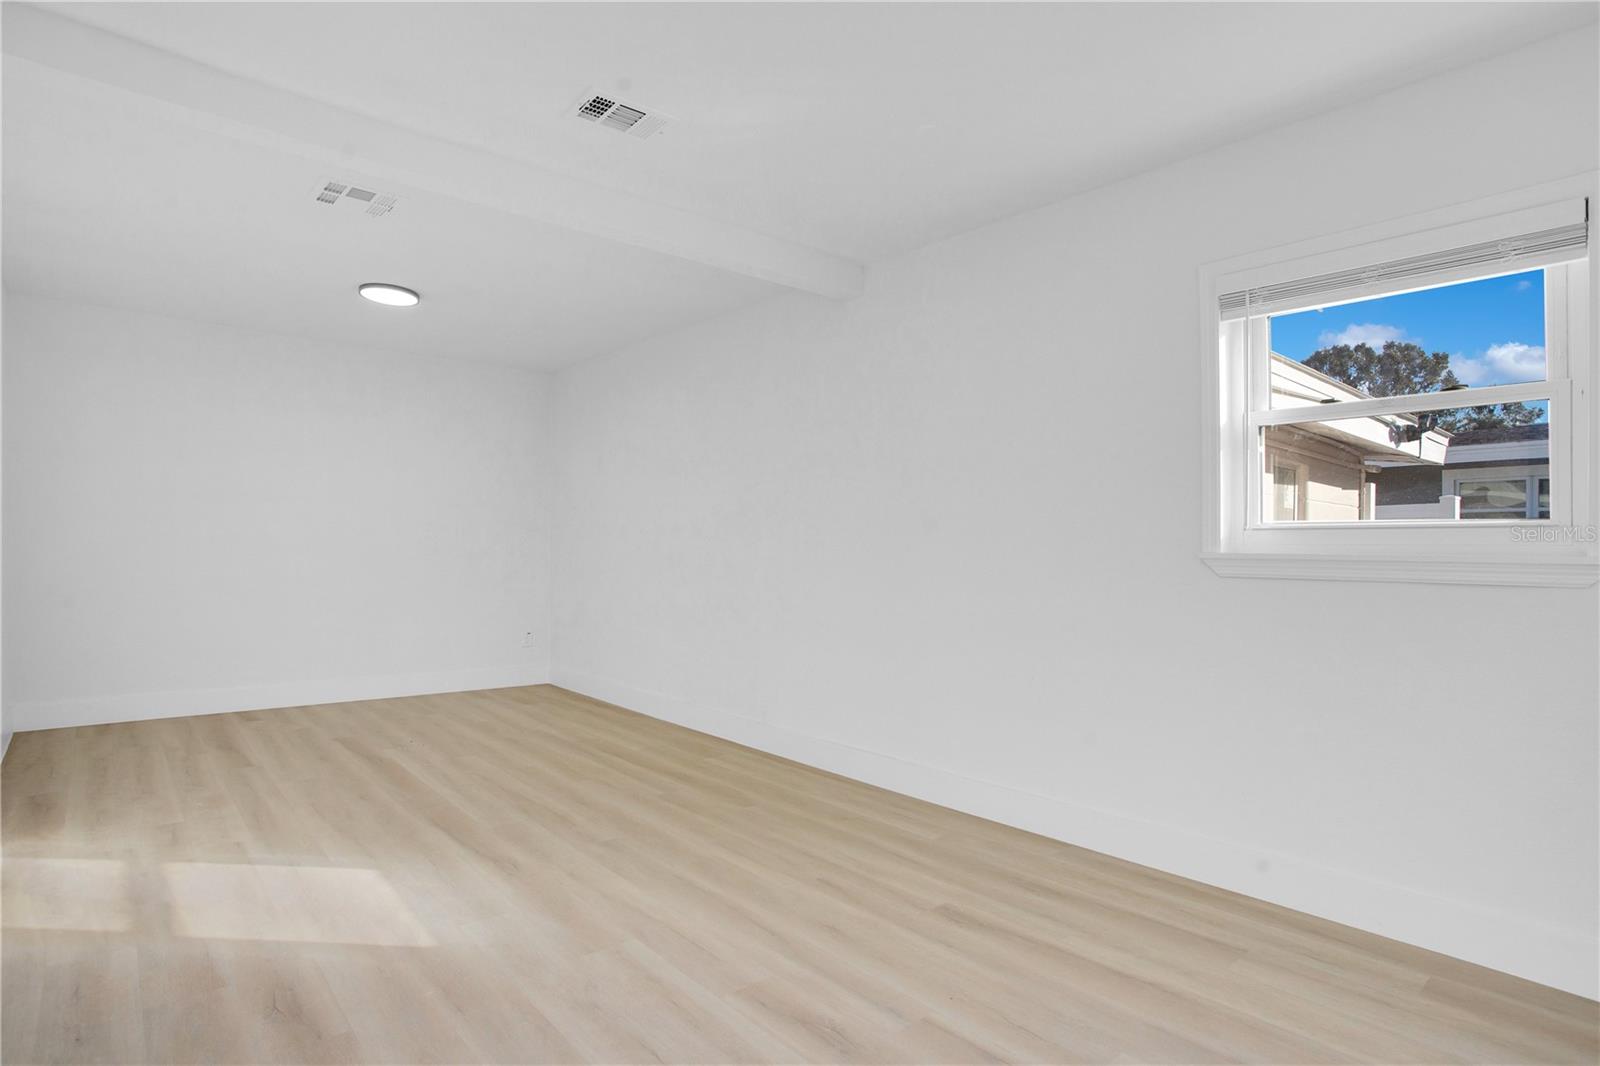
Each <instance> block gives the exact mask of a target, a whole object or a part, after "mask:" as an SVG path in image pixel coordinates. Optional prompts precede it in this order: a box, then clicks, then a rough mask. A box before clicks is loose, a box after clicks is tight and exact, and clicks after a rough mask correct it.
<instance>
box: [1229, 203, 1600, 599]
mask: <svg viewBox="0 0 1600 1066" xmlns="http://www.w3.org/2000/svg"><path fill="white" fill-rule="evenodd" d="M1597 186H1600V172H1591V173H1588V174H1585V175H1582V176H1580V177H1576V178H1572V179H1567V180H1565V181H1560V182H1552V183H1549V184H1546V185H1540V186H1536V187H1533V188H1530V189H1524V190H1519V191H1517V192H1514V193H1509V194H1505V195H1502V196H1497V197H1491V198H1487V199H1484V200H1479V201H1475V202H1472V203H1469V204H1462V205H1457V206H1455V207H1450V208H1445V209H1442V210H1439V211H1433V212H1428V213H1426V214H1423V215H1417V216H1412V217H1410V218H1403V219H1397V220H1393V221H1390V222H1385V223H1380V224H1378V225H1375V226H1369V227H1364V228H1362V229H1358V230H1353V231H1350V232H1348V233H1344V234H1337V235H1330V236H1327V237H1322V238H1316V239H1313V240H1309V241H1302V242H1299V243H1297V244H1294V245H1289V246H1285V247H1281V248H1277V249H1271V250H1267V251H1263V252H1260V253H1255V254H1252V255H1247V256H1239V257H1235V258H1233V259H1229V260H1224V261H1220V262H1217V263H1211V264H1207V265H1205V266H1203V267H1202V268H1201V269H1200V278H1199V282H1200V284H1199V303H1200V312H1201V313H1200V318H1201V351H1202V353H1203V356H1204V358H1203V364H1202V367H1203V370H1202V373H1203V390H1202V395H1203V403H1204V407H1203V411H1202V415H1203V421H1202V447H1201V463H1202V470H1201V481H1202V491H1203V494H1204V495H1203V498H1202V508H1201V512H1202V519H1201V520H1202V531H1201V534H1202V535H1201V551H1200V557H1201V558H1202V559H1203V560H1204V561H1205V562H1206V563H1207V565H1209V566H1210V567H1211V568H1212V569H1213V570H1214V571H1216V572H1217V573H1218V574H1221V575H1224V576H1230V577H1234V576H1238V577H1272V578H1310V579H1332V580H1369V581H1422V582H1446V583H1463V584H1486V585H1508V584H1509V585H1534V586H1563V587H1585V586H1589V585H1593V584H1594V583H1595V581H1596V580H1597V578H1600V546H1597V545H1596V543H1595V541H1596V535H1595V527H1594V522H1595V513H1594V505H1595V495H1596V493H1595V486H1594V474H1595V469H1596V466H1597V464H1596V461H1595V457H1594V454H1593V450H1594V436H1595V423H1596V414H1597V412H1596V397H1595V394H1594V390H1593V389H1592V388H1591V381H1592V378H1593V363H1594V356H1595V352H1596V350H1597V348H1600V345H1597V341H1596V337H1595V336H1594V334H1595V325H1596V323H1595V318H1596V316H1595V315H1594V314H1593V313H1592V310H1593V302H1594V299H1595V285H1596V279H1597V278H1600V269H1597V268H1600V239H1597V232H1596V228H1597V223H1596V216H1597V215H1600V211H1595V210H1591V212H1590V216H1589V220H1588V225H1589V241H1588V255H1587V258H1586V260H1579V261H1577V264H1578V265H1579V266H1580V267H1582V268H1581V269H1570V270H1562V269H1559V268H1558V269H1555V270H1552V271H1551V273H1550V274H1548V275H1547V293H1546V307H1547V335H1546V338H1545V346H1546V350H1547V353H1548V354H1547V360H1548V362H1547V366H1548V367H1549V369H1548V371H1547V380H1545V381H1540V382H1530V383H1526V384H1518V385H1500V386H1490V387H1482V388H1474V389H1472V390H1469V391H1468V392H1451V393H1441V394H1438V395H1437V398H1434V394H1427V395H1426V396H1424V397H1422V398H1420V400H1419V398H1418V397H1411V398H1400V397H1381V398H1375V399H1373V400H1362V401H1346V402H1344V403H1343V404H1341V415H1342V416H1346V417H1356V416H1361V415H1370V414H1380V413H1383V414H1393V413H1397V412H1399V411H1407V412H1411V411H1426V410H1437V409H1440V408H1446V407H1464V406H1476V405H1479V404H1487V403H1505V402H1509V401H1510V400H1513V399H1533V398H1537V399H1545V398H1548V399H1549V402H1550V420H1551V424H1552V440H1551V444H1550V450H1551V454H1550V477H1551V482H1552V488H1554V489H1556V491H1555V492H1553V493H1552V495H1553V497H1554V500H1553V502H1554V504H1555V509H1554V510H1553V511H1552V517H1551V518H1549V519H1538V518H1533V519H1529V518H1522V519H1477V520H1474V521H1471V522H1462V521H1455V522H1442V521H1439V520H1434V519H1389V520H1384V521H1383V522H1382V523H1381V527H1379V525H1378V524H1377V523H1374V522H1373V521H1371V520H1367V521H1357V522H1337V523H1334V522H1329V523H1321V522H1319V523H1276V524H1272V523H1260V522H1259V518H1260V515H1259V510H1260V508H1259V501H1260V500H1261V499H1262V495H1261V484H1260V479H1261V473H1262V472H1261V470H1260V469H1259V467H1260V462H1259V460H1258V457H1259V451H1258V450H1257V449H1254V448H1250V447H1248V444H1247V442H1248V441H1249V440H1250V439H1252V438H1251V436H1250V434H1251V433H1258V432H1259V428H1258V427H1259V426H1260V425H1263V424H1293V423H1296V422H1308V421H1319V420H1326V419H1327V417H1328V414H1329V412H1327V411H1326V410H1323V411H1320V412H1319V411H1317V409H1316V408H1309V409H1308V408H1296V407H1289V408H1281V409H1273V410H1264V409H1260V408H1264V407H1265V404H1262V403H1260V398H1259V397H1258V398H1257V405H1256V406H1257V407H1258V409H1257V410H1256V411H1255V412H1254V413H1253V414H1252V411H1251V405H1250V404H1249V403H1248V402H1247V401H1248V399H1249V395H1248V392H1247V390H1249V389H1252V388H1253V389H1255V390H1257V391H1258V392H1259V390H1260V389H1261V388H1262V387H1263V386H1262V384H1261V383H1258V382H1255V381H1252V378H1253V377H1254V378H1259V377H1260V375H1259V374H1255V375H1252V374H1250V373H1249V368H1248V367H1244V366H1240V365H1233V364H1234V363H1235V362H1237V360H1236V359H1234V358H1231V357H1229V356H1228V355H1227V348H1228V346H1227V345H1225V344H1224V343H1223V333H1224V331H1225V330H1232V331H1234V333H1233V336H1234V338H1235V339H1242V331H1243V330H1244V329H1246V328H1250V327H1249V325H1248V324H1247V323H1248V320H1245V319H1238V318H1233V319H1230V320H1228V321H1223V320H1222V316H1221V314H1220V313H1219V310H1218V300H1219V298H1220V296H1221V295H1222V294H1223V293H1227V292H1235V291H1238V290H1239V289H1241V288H1246V287H1256V286H1261V285H1267V284H1272V283H1273V282H1275V281H1279V280H1285V279H1288V278H1292V277H1295V276H1300V277H1306V276H1312V275H1313V274H1315V273H1318V272H1320V271H1322V270H1328V269H1344V268H1350V267H1352V266H1354V265H1357V264H1359V263H1361V262H1363V261H1365V262H1371V263H1376V262H1383V261H1386V260H1389V259H1393V258H1396V257H1399V256H1402V255H1406V254H1416V253H1417V252H1419V251H1428V250H1430V249H1437V248H1444V247H1449V246H1451V245H1452V244H1463V245H1464V244H1468V243H1473V242H1474V241H1480V240H1492V239H1496V237H1497V236H1503V235H1505V234H1507V233H1511V232H1514V231H1516V230H1517V229H1518V227H1524V226H1527V225H1528V224H1529V223H1528V219H1530V218H1531V219H1540V218H1547V217H1550V215H1551V214H1552V212H1554V211H1557V210H1559V205H1561V204H1562V203H1564V202H1565V203H1567V204H1570V203H1571V202H1572V201H1574V200H1581V199H1582V198H1583V197H1589V200H1590V203H1591V205H1600V195H1597V192H1600V190H1597ZM1545 265H1546V264H1545V263H1543V262H1540V263H1528V264H1527V265H1526V266H1520V267H1516V268H1514V269H1533V268H1534V267H1542V266H1545ZM1513 272H1514V271H1513ZM1491 273H1492V271H1491ZM1557 274H1559V275H1560V276H1561V283H1560V284H1556V283H1555V277H1556V275H1557ZM1474 276H1483V272H1482V271H1480V272H1479V273H1478V274H1477V275H1474ZM1443 280H1449V281H1455V280H1466V278H1465V277H1463V278H1460V279H1443ZM1274 313H1276V312H1274ZM1257 321H1260V322H1262V328H1263V329H1264V320H1261V319H1258V320H1257ZM1263 340H1264V338H1263ZM1261 347H1262V351H1263V355H1262V358H1265V354H1264V353H1265V345H1264V344H1263V345H1262V346H1261ZM1563 368H1564V370H1565V374H1564V375H1562V373H1561V371H1562V369H1563ZM1558 427H1559V428H1558ZM1556 436H1561V437H1563V438H1565V440H1563V441H1560V442H1558V441H1557V440H1556V439H1554V438H1555V437H1556ZM1558 486H1564V491H1563V490H1562V489H1561V488H1558ZM1250 500H1254V501H1257V503H1258V506H1257V507H1256V508H1255V512H1256V513H1255V517H1256V519H1257V522H1256V523H1255V524H1254V525H1252V523H1251V522H1250V521H1249V520H1248V516H1249V515H1250V513H1251V511H1250V508H1249V505H1248V503H1247V501H1250ZM1263 526H1269V527H1270V528H1263ZM1508 527H1537V528H1538V529H1539V535H1537V536H1535V535H1531V534H1530V535H1529V536H1528V537H1526V538H1521V539H1514V538H1515V537H1516V534H1515V531H1514V530H1512V529H1509V528H1508Z"/></svg>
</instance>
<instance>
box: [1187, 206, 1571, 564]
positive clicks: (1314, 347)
mask: <svg viewBox="0 0 1600 1066" xmlns="http://www.w3.org/2000/svg"><path fill="white" fill-rule="evenodd" d="M1566 184H1567V186H1568V187H1569V188H1570V192H1569V194H1568V195H1567V196H1565V197H1561V198H1559V199H1555V200H1552V201H1548V202H1545V203H1538V204H1535V205H1534V206H1517V207H1516V208H1515V209H1513V210H1501V211H1498V212H1497V211H1493V210H1490V208H1492V207H1493V206H1495V205H1481V206H1480V207H1479V208H1478V209H1477V210H1474V209H1472V208H1463V209H1452V210H1451V211H1448V212H1440V213H1435V215H1433V216H1427V217H1425V218H1423V219H1418V220H1414V221H1413V223H1411V224H1409V225H1407V224H1396V225H1388V226H1384V227H1375V228H1374V229H1372V230H1368V231H1364V232H1363V233H1360V234H1355V235H1352V236H1351V238H1350V239H1348V240H1347V241H1345V242H1339V241H1335V240H1329V241H1319V242H1308V243H1307V244H1306V245H1302V246H1300V247H1299V248H1297V249H1293V250H1289V251H1288V252H1285V253H1279V254H1277V255H1274V254H1272V253H1268V254H1265V255H1263V256H1260V257H1247V258H1246V259H1244V260H1236V261H1233V262H1231V263H1227V264H1217V265H1216V266H1214V267H1211V268H1207V269H1205V270H1203V271H1202V299H1203V300H1204V301H1205V303H1206V307H1207V325H1206V331H1207V333H1206V340H1207V351H1208V352H1209V353H1210V362H1208V368H1207V369H1208V374H1207V378H1208V386H1209V389H1210V390H1211V393H1210V396H1209V397H1208V410H1212V411H1213V412H1214V413H1213V415H1212V417H1211V419H1210V420H1209V421H1210V425H1209V426H1208V430H1209V437H1208V445H1209V446H1208V448H1207V452H1206V458H1207V461H1206V473H1207V478H1206V481H1207V501H1206V503H1207V507H1206V514H1205V521H1206V529H1205V544H1204V549H1203V552H1202V556H1203V557H1204V558H1205V559H1206V561H1207V562H1208V563H1209V564H1211V565H1212V567H1213V568H1214V569H1216V570H1217V571H1218V572H1219V573H1223V574H1228V575H1234V574H1238V575H1269V576H1284V577H1297V576H1298V577H1319V578H1329V577H1333V578H1337V577H1357V578H1374V579H1385V580H1427V581H1464V582H1472V581H1487V582H1493V583H1501V584H1556V585H1562V584H1565V585H1586V584H1592V583H1593V582H1594V580H1595V577H1596V574H1597V572H1600V571H1597V568H1596V554H1595V539H1596V538H1595V536H1594V527H1593V525H1592V524H1591V523H1592V522H1593V518H1592V512H1591V504H1592V501H1593V498H1594V495H1595V493H1594V486H1593V484H1592V478H1593V474H1594V470H1595V467H1596V464H1595V463H1594V462H1593V458H1592V442H1593V440H1594V434H1593V426H1592V423H1593V421H1594V397H1593V396H1592V395H1591V393H1590V390H1589V381H1590V375H1591V367H1590V361H1591V351H1590V348H1591V341H1590V317H1589V311H1590V302H1591V292H1592V283H1591V278H1592V277H1593V275H1592V273H1591V257H1592V255H1593V242H1592V241H1591V240H1590V236H1591V229H1592V225H1593V224H1592V223H1591V221H1590V219H1589V215H1588V202H1589V199H1588V195H1587V194H1588V193H1589V192H1590V190H1591V189H1592V187H1593V184H1594V180H1593V178H1592V177H1590V178H1587V179H1584V180H1583V181H1582V182H1575V183H1566ZM1530 198H1531V197H1526V196H1525V197H1514V198H1509V199H1530ZM1295 251H1299V252H1301V254H1298V255H1296V254H1292V253H1293V252H1295ZM1212 403H1214V404H1215V407H1214V408H1212V407H1211V404H1212ZM1530 527H1535V528H1534V529H1532V530H1530ZM1534 533H1537V535H1534Z"/></svg>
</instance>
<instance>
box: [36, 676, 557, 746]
mask: <svg viewBox="0 0 1600 1066" xmlns="http://www.w3.org/2000/svg"><path fill="white" fill-rule="evenodd" d="M548 680H549V677H548V675H547V674H546V672H545V670H544V668H543V667H540V666H534V665H531V664H528V665H516V666H487V667H477V668H473V669H468V670H440V671H434V672H432V673H423V674H384V675H380V676H378V677H340V678H329V679H324V680H320V681H288V682H281V683H277V684H270V685H249V686H245V687H242V688H210V689H190V690H186V691H181V692H135V693H127V694H123V695H116V696H88V697H84V698H81V699H67V700H37V701H23V702H19V703H14V704H12V705H10V706H8V707H7V708H6V724H7V725H8V726H10V727H11V728H12V729H14V730H16V731H17V732H19V733H21V732H25V731H27V730H30V729H60V728H62V727H64V726H78V725H103V724H105V723H108V722H137V721H143V720H145V719H149V718H181V717H185V716H187V715H191V714H220V713H224V712H227V711H259V710H267V709H270V708H274V707H305V706H309V705H311V704H317V703H348V702H350V701H351V700H381V699H392V698H394V697H397V696H426V695H430V694H433V693H437V692H468V691H471V690H473V689H484V688H511V687H513V686H517V685H542V684H545V683H546V682H547V681H548ZM7 739H8V740H9V736H8V738H7Z"/></svg>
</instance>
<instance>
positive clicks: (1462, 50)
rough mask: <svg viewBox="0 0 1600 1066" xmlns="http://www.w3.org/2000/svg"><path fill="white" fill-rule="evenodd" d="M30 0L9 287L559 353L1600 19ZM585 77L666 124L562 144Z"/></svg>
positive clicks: (850, 285)
mask: <svg viewBox="0 0 1600 1066" xmlns="http://www.w3.org/2000/svg"><path fill="white" fill-rule="evenodd" d="M48 11H49V14H44V13H42V12H41V11H40V10H38V9H36V8H27V7H22V6H20V5H16V4H8V5H6V9H5V18H6V25H5V38H4V43H5V49H6V52H7V53H8V55H7V56H6V69H5V84H4V90H5V93H4V159H5V175H4V177H5V198H4V209H5V215H4V226H5V229H4V236H5V249H4V251H5V262H4V269H5V276H6V283H7V284H8V285H13V286H16V287H19V288H25V289H29V290H33V291H42V292H46V293H57V292H59V293H68V292H82V291H85V290H86V291H88V292H89V293H90V294H91V295H92V296H94V298H97V299H100V300H102V301H103V302H107V303H114V304H125V305H133V306H141V307H149V308H152V309H155V310H158V311H163V312H167V313H174V314H183V315H188V316H190V317H198V318H204V319H210V320H216V321H226V322H232V323H236V324H242V325H249V326H256V327H260V328H268V329H277V330H285V331H291V332H297V333H303V334H306V335H310V336H315V337H320V338H325V339H331V340H340V341H349V342H355V343H364V344H374V345H378V346H383V347H394V348H400V349H407V350H418V351H431V352H438V353H443V354H450V353H459V354H462V355H468V356H478V357H492V358H501V359H513V360H518V361H523V362H528V363H532V364H536V365H558V364H560V363H563V362H567V361H570V360H572V359H575V358H580V357H582V356H584V355H588V354H592V353H595V352H600V351H605V350H608V349H610V348H614V347H616V346H618V345H619V344H622V343H626V342H627V341H629V340H631V339H634V338H636V337H641V336H645V335H648V334H650V333H653V332H658V331H660V330H664V329H668V328H671V327H673V326H675V325H678V324H680V323H684V322H687V321H691V320H694V319H697V318H702V317H706V316H709V315H714V314H718V313H721V312H724V311H726V310H729V309H731V308H734V307H737V306H741V305H743V304H747V303H749V302H751V301H754V300H757V299H761V298H764V297H766V296H768V295H771V294H775V293H777V292H780V291H783V288H784V287H785V286H789V287H794V288H799V289H802V290H808V291H812V292H817V293H823V294H826V295H830V296H840V295H848V294H849V293H850V292H852V291H855V289H856V288H858V287H859V273H860V272H859V268H858V267H857V266H856V263H857V262H870V261H872V260H874V259H877V258H880V257H882V256H885V255H890V254H894V253H896V252H899V251H903V250H906V249H909V248H912V247H916V246H918V245H921V244H924V243H927V242H929V241H932V240H936V239H938V238H940V237H943V236H947V235H950V234H952V233H956V232H959V231H961V230H964V229H968V228H971V227H973V226H977V225H981V224H983V223H985V222H988V221H992V220H994V219H996V218H1000V217H1003V216H1005V215H1008V214H1012V213H1015V212H1017V211H1020V210H1025V209H1027V208H1029V207H1034V206H1038V205H1040V204H1043V203H1048V202H1050V201H1052V200H1056V199H1060V198H1062V197H1064V196H1066V195H1070V194H1071V193H1072V192H1074V191H1079V190H1082V189H1085V188H1089V187H1092V186H1094V185H1096V184H1101V183H1103V182H1105V181H1108V180H1113V179H1115V178H1118V177H1122V176H1125V175H1128V174H1131V173H1135V172H1138V171H1140V170H1143V169H1148V168H1149V167H1151V166H1155V165H1159V164H1160V163H1163V162H1166V161H1170V160H1173V159H1176V158H1180V157H1182V156H1184V155H1187V154H1191V153H1193V152H1195V151H1200V150H1204V149H1205V148H1208V147H1211V146H1214V145H1218V144H1222V143H1225V142H1226V141H1229V140H1232V139H1236V138H1238V137H1240V136H1243V135H1246V134H1249V133H1252V132H1256V131H1259V130H1263V129H1268V128H1270V127H1272V126H1273V125H1276V124H1279V123H1282V122H1286V121H1290V120H1292V119H1294V118H1297V117H1301V116H1303V115H1307V114H1311V113H1315V112H1317V111H1321V110H1327V109H1330V108H1332V107H1336V106H1340V105H1342V104H1345V103H1349V102H1353V101H1355V100H1357V99H1360V98H1362V97H1366V96H1370V95H1374V94H1376V93H1379V92H1382V91H1384V90H1387V89H1390V88H1393V87H1396V86H1398V85H1400V84H1404V83H1406V82H1409V81H1413V80H1416V79H1418V78H1421V77H1425V76H1427V75H1429V74H1432V73H1435V72H1437V71H1439V70H1443V69H1447V68H1449V67H1452V66H1457V65H1460V64H1463V63H1466V62H1470V61H1473V60H1476V59H1480V58H1483V57H1486V56H1489V55H1492V54H1496V53H1498V52H1501V51H1505V50H1509V49H1511V48H1514V47H1517V46H1519V45H1521V44H1524V43H1527V42H1529V41H1532V40H1535V39H1538V38H1540V37H1543V36H1548V35H1550V34H1552V33H1556V32H1560V31H1562V30H1565V29H1569V28H1572V27H1574V26H1577V25H1580V24H1583V23H1586V22H1592V21H1594V19H1595V12H1596V6H1595V5H1594V4H1584V3H1578V4H1520V3H1509V4H1497V3H1442V4H1441V3H1420V4H1400V3H1390V4H1381V5H1379V4H1279V5H1256V4H1242V5H1232V4H1176V5H1165V4H994V5H983V4H975V5H966V4H949V5H941V4H777V5H767V4H703V5H702V4H639V5H633V4H520V5H519V4H481V5H480V4H403V3H362V4H292V3H281V4H279V3H274V4H251V3H238V4H223V3H202V4H160V3H155V4H72V5H52V6H50V7H49V8H48ZM62 16H66V17H62ZM91 26H92V27H94V28H95V29H90V28H89V27H91ZM101 31H110V32H111V33H114V34H117V35H120V37H122V38H130V39H132V40H135V41H138V42H142V44H144V45H147V46H153V49H158V50H159V51H156V50H153V49H152V48H138V47H136V46H134V45H132V44H129V43H128V42H127V41H126V40H122V41H118V40H116V39H114V38H110V37H108V36H107V35H106V34H105V33H104V32H101ZM19 57H20V58H19ZM180 57H183V58H180ZM186 60H187V62H186ZM198 64H204V66H200V65H198ZM589 90H596V91H601V92H609V93H614V94H618V95H621V96H622V97H624V98H626V99H629V100H632V101H636V102H638V103H640V104H643V105H644V106H647V107H654V108H659V109H661V110H663V111H665V112H667V113H668V114H670V115H672V116H673V118H674V120H675V121H674V122H673V124H672V125H671V126H670V127H669V129H668V130H667V131H666V132H665V133H663V134H662V135H660V136H658V137H655V138H653V139H650V140H647V141H640V140H635V139H632V138H629V137H625V136H621V135H618V134H614V133H611V132H609V131H606V130H601V129H598V128H596V127H594V126H591V125H588V124H585V123H581V122H579V121H578V120H576V119H575V118H572V117H571V116H570V114H569V113H568V111H569V108H570V107H571V106H572V105H573V104H574V102H575V101H576V100H577V99H578V98H579V96H580V95H581V94H582V93H584V92H586V91H589ZM319 105H333V106H332V107H326V106H319ZM1331 150H1332V151H1338V150H1340V149H1338V148H1337V147H1335V148H1332V149H1331ZM1352 150H1353V149H1352ZM326 178H341V179H354V180H359V181H361V182H363V183H368V184H371V185H373V186H376V187H377V188H379V189H380V190H383V191H396V192H399V193H400V194H401V196H402V202H401V205H400V207H399V208H398V209H397V210H396V211H394V212H393V213H392V214H391V215H389V216H387V217H386V218H383V219H369V218H366V217H365V216H362V215H359V214H349V215H347V214H344V213H342V212H335V211H334V209H330V208H327V207H324V206H322V205H317V204H315V203H314V202H312V199H311V190H312V188H313V186H314V185H315V184H316V183H318V182H319V181H320V180H323V179H326ZM364 280H392V281H397V282H400V283H402V284H407V285H411V286H412V287H414V288H418V289H420V290H421V291H422V292H423V294H424V304H423V306H422V307H420V308H418V309H417V310H416V311H415V312H406V313H404V314H401V313H396V312H385V311H382V310H380V309H376V308H372V307H369V306H368V305H365V304H362V303H361V302H360V301H357V300H354V299H352V298H351V297H350V289H351V288H352V286H353V285H354V284H355V283H356V282H358V281H364Z"/></svg>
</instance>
